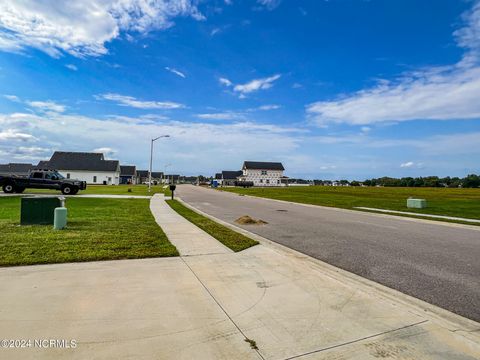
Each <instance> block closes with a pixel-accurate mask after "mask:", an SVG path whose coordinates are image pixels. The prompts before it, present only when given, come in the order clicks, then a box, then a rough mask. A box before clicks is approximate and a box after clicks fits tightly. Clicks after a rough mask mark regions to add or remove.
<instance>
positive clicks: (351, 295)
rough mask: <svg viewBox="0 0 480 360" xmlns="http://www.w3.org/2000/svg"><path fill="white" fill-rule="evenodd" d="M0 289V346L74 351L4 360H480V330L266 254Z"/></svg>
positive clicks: (12, 355) (112, 264)
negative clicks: (64, 342) (57, 343)
mask: <svg viewBox="0 0 480 360" xmlns="http://www.w3.org/2000/svg"><path fill="white" fill-rule="evenodd" d="M158 200H159V201H157V200H156V199H155V198H154V199H152V210H153V211H154V212H155V215H156V219H157V221H158V222H159V224H161V225H162V227H163V229H164V231H165V232H166V233H167V235H169V234H170V235H174V236H173V238H171V240H172V242H173V243H174V244H175V245H176V246H178V248H179V251H180V253H182V251H183V252H184V253H190V254H193V253H194V250H195V251H196V250H199V249H200V248H199V246H198V244H200V243H203V242H204V240H205V241H206V242H205V244H207V246H209V240H206V238H203V236H204V235H203V234H200V233H198V234H197V233H192V232H190V230H191V229H189V228H187V229H186V231H185V232H184V233H182V226H183V225H185V224H183V221H180V220H179V219H178V218H176V216H175V215H176V214H175V213H174V212H173V210H172V209H170V208H169V207H168V205H166V204H164V203H163V202H162V201H163V199H162V198H161V197H160V198H159V199H158ZM175 220H179V224H180V226H178V227H176V226H175V225H174V223H175ZM187 230H188V231H187ZM198 238H202V240H200V241H199V242H198V244H193V245H192V246H190V245H191V244H192V242H194V241H195V239H198ZM182 249H183V250H182ZM207 252H208V251H207ZM0 283H1V284H2V289H8V291H2V292H0V339H36V338H41V339H43V338H49V339H51V338H54V339H75V340H77V342H78V345H77V347H76V348H75V349H2V348H0V358H8V359H51V358H54V359H55V358H57V359H60V358H67V357H68V358H69V359H70V358H72V359H84V358H95V359H110V358H118V359H297V358H299V359H372V360H373V359H379V358H382V359H478V358H480V335H479V329H480V324H478V323H475V322H473V321H470V320H467V319H464V318H460V317H459V316H456V315H454V314H451V313H447V312H446V311H444V310H439V312H436V311H435V312H432V311H430V309H433V307H432V306H431V305H427V304H425V307H422V306H417V305H416V303H415V301H408V300H409V297H406V296H405V295H402V294H400V293H394V295H393V296H392V292H391V291H383V290H382V288H383V287H382V286H380V285H375V284H369V282H368V281H367V280H361V279H359V278H356V277H355V276H349V275H348V274H347V273H345V272H344V271H342V270H339V269H336V268H333V267H331V266H329V265H326V264H324V263H322V262H320V261H317V260H315V259H312V258H310V257H308V256H305V255H301V254H299V253H296V252H294V251H292V250H287V249H284V248H283V247H281V246H279V245H273V244H270V243H269V242H264V244H263V245H257V246H255V247H252V248H250V249H247V250H245V251H242V252H240V253H232V252H223V253H216V254H209V255H201V254H196V256H181V257H178V258H169V259H144V260H125V261H109V262H94V263H82V264H60V265H45V266H27V267H17V268H4V269H0ZM439 314H440V315H439ZM442 314H444V315H445V316H441V315H442ZM246 339H250V340H253V341H255V343H256V345H257V346H258V350H255V349H252V348H251V347H250V345H249V343H247V342H246V341H245V340H246Z"/></svg>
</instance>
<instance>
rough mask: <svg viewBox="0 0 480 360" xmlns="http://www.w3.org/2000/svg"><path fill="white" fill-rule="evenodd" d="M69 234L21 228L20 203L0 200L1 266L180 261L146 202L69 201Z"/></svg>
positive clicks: (47, 228)
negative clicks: (165, 258)
mask: <svg viewBox="0 0 480 360" xmlns="http://www.w3.org/2000/svg"><path fill="white" fill-rule="evenodd" d="M67 207H68V220H69V221H68V228H67V229H65V230H60V231H58V230H57V231H55V230H53V229H52V226H51V225H45V226H43V225H36V226H20V225H19V219H20V198H19V197H11V198H0V266H13V265H31V264H47V263H63V262H77V261H94V260H115V259H135V258H147V257H160V256H178V252H177V250H176V248H175V246H173V245H172V244H171V243H170V242H169V241H168V239H167V237H166V235H165V234H164V232H163V231H162V229H161V228H160V227H159V226H158V225H157V223H156V222H155V220H154V218H153V215H152V214H151V212H150V208H149V200H147V199H88V198H69V199H67Z"/></svg>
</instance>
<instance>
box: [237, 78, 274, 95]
mask: <svg viewBox="0 0 480 360" xmlns="http://www.w3.org/2000/svg"><path fill="white" fill-rule="evenodd" d="M280 76H281V75H280V74H276V75H273V76H270V77H267V78H261V79H254V80H252V81H249V82H248V83H246V84H242V85H235V86H234V88H233V90H234V91H236V92H239V93H241V94H242V95H245V94H249V93H251V92H254V91H258V90H266V89H270V88H271V87H272V86H273V82H274V81H276V80H278V79H280Z"/></svg>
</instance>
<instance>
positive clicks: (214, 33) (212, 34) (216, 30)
mask: <svg viewBox="0 0 480 360" xmlns="http://www.w3.org/2000/svg"><path fill="white" fill-rule="evenodd" d="M220 31H222V29H221V28H218V27H217V28H213V29H212V31H210V36H214V35H216V34H218V33H219V32H220Z"/></svg>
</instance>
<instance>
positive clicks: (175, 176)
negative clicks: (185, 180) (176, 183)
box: [165, 174, 180, 180]
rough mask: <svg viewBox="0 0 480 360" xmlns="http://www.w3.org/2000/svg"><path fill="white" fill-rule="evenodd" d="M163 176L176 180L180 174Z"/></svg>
mask: <svg viewBox="0 0 480 360" xmlns="http://www.w3.org/2000/svg"><path fill="white" fill-rule="evenodd" d="M165 178H167V179H173V180H178V179H179V178H180V175H172V174H170V175H165Z"/></svg>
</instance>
